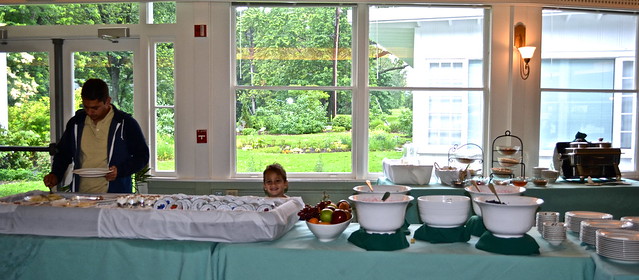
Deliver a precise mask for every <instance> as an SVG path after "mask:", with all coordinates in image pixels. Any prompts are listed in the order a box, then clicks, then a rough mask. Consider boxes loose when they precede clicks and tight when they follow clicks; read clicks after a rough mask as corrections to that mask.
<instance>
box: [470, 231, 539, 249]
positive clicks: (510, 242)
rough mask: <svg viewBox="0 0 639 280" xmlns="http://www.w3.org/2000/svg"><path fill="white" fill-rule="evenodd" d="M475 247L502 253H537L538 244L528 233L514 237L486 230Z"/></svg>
mask: <svg viewBox="0 0 639 280" xmlns="http://www.w3.org/2000/svg"><path fill="white" fill-rule="evenodd" d="M475 248H477V249H479V250H483V251H487V252H492V253H497V254H502V255H539V244H537V241H535V239H534V238H532V236H530V235H528V234H524V236H522V237H516V238H501V237H497V236H494V235H493V234H492V233H491V232H490V231H486V232H484V234H482V236H481V237H480V238H479V240H478V241H477V244H475Z"/></svg>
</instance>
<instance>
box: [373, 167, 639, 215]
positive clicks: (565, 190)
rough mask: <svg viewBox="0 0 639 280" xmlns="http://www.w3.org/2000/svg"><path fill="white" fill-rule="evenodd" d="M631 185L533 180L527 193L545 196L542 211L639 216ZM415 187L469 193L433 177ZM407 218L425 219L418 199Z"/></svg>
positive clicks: (636, 187) (417, 191)
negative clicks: (540, 183)
mask: <svg viewBox="0 0 639 280" xmlns="http://www.w3.org/2000/svg"><path fill="white" fill-rule="evenodd" d="M625 182H628V183H630V185H602V186H586V185H584V184H579V183H570V182H565V181H561V180H559V181H557V182H556V183H554V184H550V185H548V186H547V187H537V186H534V185H533V184H532V183H528V185H526V192H524V194H523V195H525V196H532V197H538V198H541V199H543V200H544V204H543V205H541V207H540V209H539V211H556V212H559V213H561V215H562V217H560V220H563V214H564V213H565V212H567V211H596V212H604V213H610V214H612V215H613V216H614V218H615V219H619V218H621V217H623V216H639V203H637V197H639V182H638V181H633V180H625ZM377 184H378V185H392V184H393V182H391V181H390V180H388V179H386V178H384V177H382V178H379V179H378V180H377ZM408 186H410V187H411V188H412V190H411V191H410V195H411V196H413V197H415V199H417V197H419V196H423V195H466V196H468V194H467V193H466V191H464V189H463V188H453V187H448V186H444V185H441V184H438V183H435V182H433V181H431V184H430V185H408ZM406 219H407V220H408V222H409V223H411V224H416V223H421V220H420V219H419V212H418V209H417V204H416V200H414V201H412V202H411V204H410V205H409V207H408V209H407V211H406Z"/></svg>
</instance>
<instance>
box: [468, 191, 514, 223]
mask: <svg viewBox="0 0 639 280" xmlns="http://www.w3.org/2000/svg"><path fill="white" fill-rule="evenodd" d="M494 186H495V191H496V192H497V194H499V197H505V196H519V195H521V194H522V193H524V192H525V191H526V188H524V187H516V186H511V185H494ZM478 187H479V190H480V191H477V189H476V188H475V187H474V186H467V187H465V188H464V190H466V191H467V192H468V193H469V194H470V198H471V199H473V200H472V204H473V211H474V212H475V214H477V216H480V217H481V216H482V213H481V208H480V207H479V205H478V204H477V203H476V202H475V200H474V198H476V197H490V198H492V199H497V198H496V197H495V195H494V194H493V193H492V192H491V191H490V189H489V188H488V185H478Z"/></svg>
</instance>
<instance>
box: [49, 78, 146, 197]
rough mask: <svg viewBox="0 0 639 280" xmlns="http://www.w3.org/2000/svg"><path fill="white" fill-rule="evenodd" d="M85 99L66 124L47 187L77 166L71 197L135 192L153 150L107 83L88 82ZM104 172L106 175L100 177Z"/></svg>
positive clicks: (85, 87) (83, 93)
mask: <svg viewBox="0 0 639 280" xmlns="http://www.w3.org/2000/svg"><path fill="white" fill-rule="evenodd" d="M81 96H82V106H83V109H80V110H78V111H77V112H76V113H75V116H74V117H72V118H71V119H70V120H69V122H67V125H66V128H65V131H64V134H63V135H62V138H61V139H60V142H58V143H57V145H56V153H55V155H54V156H53V164H52V166H51V173H49V174H47V175H46V176H45V177H44V184H45V185H46V186H47V187H49V188H52V187H55V186H57V185H58V183H59V182H60V180H61V179H62V178H63V177H64V174H65V172H66V170H67V168H68V166H69V164H71V163H73V166H74V170H75V171H76V172H74V173H76V174H74V177H73V182H72V184H71V191H72V192H82V193H106V192H109V193H131V192H132V182H131V175H132V174H134V173H135V172H137V171H139V170H141V169H142V168H144V167H145V166H146V165H147V164H148V162H149V147H148V145H147V144H146V140H145V139H144V134H143V133H142V129H140V125H139V124H138V122H137V121H136V120H135V119H133V117H132V116H131V115H130V114H128V113H125V112H123V111H120V110H118V109H117V108H116V107H115V106H114V105H113V104H111V97H110V96H109V87H108V85H107V84H106V82H104V81H103V80H100V79H89V80H87V81H86V82H85V83H84V85H83V86H82V92H81ZM88 168H91V169H88ZM107 169H108V171H106V170H107ZM96 170H98V171H97V173H95V172H96ZM99 170H105V171H102V173H103V174H100V171H99ZM81 171H85V173H83V172H81ZM86 171H91V172H92V173H86ZM81 175H83V176H81Z"/></svg>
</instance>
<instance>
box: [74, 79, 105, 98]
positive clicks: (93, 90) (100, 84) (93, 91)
mask: <svg viewBox="0 0 639 280" xmlns="http://www.w3.org/2000/svg"><path fill="white" fill-rule="evenodd" d="M80 96H81V97H82V99H86V100H99V101H101V102H106V101H107V98H108V97H109V86H108V85H107V83H106V82H104V81H103V80H100V79H88V80H87V81H86V82H84V85H82V92H81V93H80Z"/></svg>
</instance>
